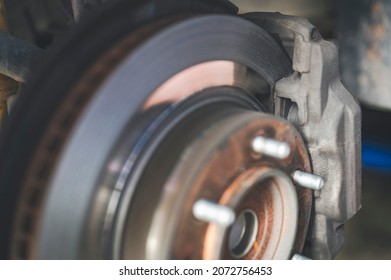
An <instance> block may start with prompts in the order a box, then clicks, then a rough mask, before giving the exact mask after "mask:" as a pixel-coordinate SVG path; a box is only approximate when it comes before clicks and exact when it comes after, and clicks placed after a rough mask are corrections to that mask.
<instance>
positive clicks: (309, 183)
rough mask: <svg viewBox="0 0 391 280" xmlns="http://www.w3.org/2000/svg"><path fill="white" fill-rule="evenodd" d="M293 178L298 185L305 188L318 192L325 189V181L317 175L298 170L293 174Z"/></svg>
mask: <svg viewBox="0 0 391 280" xmlns="http://www.w3.org/2000/svg"><path fill="white" fill-rule="evenodd" d="M292 178H293V181H294V182H295V183H296V184H298V185H300V186H302V187H304V188H308V189H312V190H317V191H318V190H321V189H322V188H323V187H324V180H323V179H322V177H320V176H318V175H315V174H311V173H307V172H303V171H300V170H297V171H295V172H293V174H292Z"/></svg>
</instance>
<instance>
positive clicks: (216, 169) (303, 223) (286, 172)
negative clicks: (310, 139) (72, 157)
mask: <svg viewBox="0 0 391 280" xmlns="http://www.w3.org/2000/svg"><path fill="white" fill-rule="evenodd" d="M204 117H205V116H204ZM188 129H189V127H187V126H184V127H182V128H180V129H178V130H177V131H175V132H173V133H174V134H175V135H185V134H188V133H189V132H188ZM190 129H191V130H193V131H194V130H197V129H200V128H197V127H191V128H190ZM196 133H197V135H199V136H198V137H197V138H195V139H194V140H193V141H190V143H189V142H187V143H186V144H185V145H184V146H183V148H181V149H177V150H176V149H175V148H174V147H172V145H175V146H178V145H179V146H180V144H178V142H179V141H180V140H179V139H178V138H176V139H177V141H176V142H175V143H174V142H171V141H167V142H166V143H163V144H162V146H161V147H160V149H159V151H161V152H160V154H159V156H158V157H155V158H152V159H151V163H150V164H151V167H150V168H148V167H147V168H146V170H147V172H148V173H146V174H145V175H144V176H143V177H142V179H141V181H140V183H139V184H140V185H139V187H140V186H141V187H142V188H143V190H142V191H140V192H137V193H136V194H135V196H134V198H133V199H134V201H143V202H144V203H137V202H136V204H135V205H133V207H132V208H131V212H130V214H129V216H128V219H127V224H128V225H129V226H128V227H127V230H126V232H125V235H124V236H125V247H124V248H123V251H122V252H123V254H125V255H124V256H125V257H126V258H137V257H139V255H137V254H138V253H135V252H140V250H139V249H138V248H139V246H140V244H145V248H146V251H145V256H143V257H146V258H151V259H162V258H175V259H220V258H224V259H287V258H289V257H290V254H291V252H292V250H297V251H299V250H301V249H302V247H303V242H304V239H305V234H306V228H307V225H308V219H309V212H310V207H311V192H310V191H308V190H306V189H303V188H295V187H294V185H293V183H292V181H291V179H290V174H292V173H293V172H294V171H296V170H304V171H310V163H309V158H308V155H307V153H306V149H305V146H304V145H303V142H302V140H301V137H300V135H299V134H298V133H297V131H296V130H295V129H294V128H293V127H292V126H291V125H290V124H288V123H287V122H285V121H283V120H281V119H279V118H276V117H274V116H271V115H267V114H263V113H256V112H247V111H245V110H236V111H230V112H227V114H226V115H224V116H223V117H222V116H220V117H219V119H218V120H216V119H215V121H214V123H213V124H212V125H211V124H205V125H204V126H203V127H202V128H201V129H200V131H198V132H196ZM259 136H262V137H264V138H265V139H269V140H275V141H278V142H280V143H286V144H288V145H289V148H290V153H289V155H287V156H286V157H284V159H278V158H277V159H276V158H275V157H272V156H267V155H263V154H259V153H257V152H254V150H253V148H252V144H251V143H252V141H253V139H255V138H256V137H259ZM173 137H175V136H173ZM169 138H170V137H169ZM165 153H167V154H165ZM168 153H169V155H168ZM162 157H163V158H172V161H164V160H162ZM167 165H170V166H169V167H168V166H167ZM152 170H154V171H153V172H152V173H150V172H151V171H152ZM159 170H165V176H159V174H158V173H159ZM155 186H158V187H155ZM152 196H156V197H157V198H156V200H154V203H153V204H154V206H152V205H149V204H148V203H147V205H148V206H147V207H148V209H151V207H152V208H153V210H152V211H151V210H150V211H149V213H146V212H145V211H146V210H147V209H146V205H145V201H147V197H149V198H150V199H151V197H152ZM199 202H204V203H206V205H204V206H201V207H205V211H206V213H204V214H200V215H201V216H202V215H204V216H205V215H206V216H207V217H206V218H204V219H203V218H202V217H201V218H197V217H195V215H196V214H197V213H195V212H194V211H195V210H194V205H196V204H197V203H199ZM208 205H209V206H208ZM222 206H224V207H222ZM154 207H156V208H154ZM208 207H209V208H208ZM216 208H217V210H216ZM219 208H221V209H220V210H221V211H223V213H222V214H221V215H219V213H218V211H219ZM214 209H215V210H216V211H217V212H216V213H214V214H213V212H214ZM228 209H232V210H233V212H234V213H235V214H236V215H235V216H236V220H235V221H234V222H233V224H230V225H226V226H224V225H222V224H224V219H225V216H224V210H226V211H228ZM201 211H203V210H201ZM208 212H209V213H208ZM132 213H134V214H132ZM140 213H145V215H140ZM210 213H212V214H211V215H209V214H210ZM140 217H142V219H143V220H144V221H145V220H148V221H150V224H151V226H150V228H148V229H147V230H145V231H142V230H141V229H140V227H135V226H134V225H135V224H137V223H138V221H139V220H140ZM208 219H209V220H208ZM298 229H299V230H298ZM140 231H142V233H141V232H140ZM127 236H129V239H128V241H126V237H127ZM136 236H139V237H140V239H138V240H135V237H136ZM143 247H144V246H143Z"/></svg>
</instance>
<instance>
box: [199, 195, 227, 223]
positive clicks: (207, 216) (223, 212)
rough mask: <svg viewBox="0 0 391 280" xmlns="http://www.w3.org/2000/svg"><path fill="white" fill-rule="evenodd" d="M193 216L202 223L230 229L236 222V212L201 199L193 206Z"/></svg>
mask: <svg viewBox="0 0 391 280" xmlns="http://www.w3.org/2000/svg"><path fill="white" fill-rule="evenodd" d="M193 215H194V216H195V217H196V218H197V219H198V220H200V221H203V222H208V223H214V224H218V225H219V226H222V227H228V226H230V225H231V224H232V223H233V222H234V221H235V212H234V211H233V210H232V209H231V208H229V207H227V206H223V205H219V204H216V203H214V202H210V201H208V200H206V199H200V200H198V201H196V203H194V205H193Z"/></svg>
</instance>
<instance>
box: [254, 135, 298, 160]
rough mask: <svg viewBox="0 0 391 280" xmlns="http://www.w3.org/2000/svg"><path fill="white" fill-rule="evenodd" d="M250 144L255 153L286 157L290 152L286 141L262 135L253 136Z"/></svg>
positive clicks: (279, 157) (280, 157)
mask: <svg viewBox="0 0 391 280" xmlns="http://www.w3.org/2000/svg"><path fill="white" fill-rule="evenodd" d="M251 146H252V149H253V151H254V152H256V153H257V154H264V155H267V156H270V157H274V158H278V159H285V158H287V157H288V156H289V154H290V152H291V149H290V147H289V145H288V144H287V143H285V142H281V141H277V140H274V139H268V138H265V137H262V136H257V137H255V138H254V139H253V141H252V143H251Z"/></svg>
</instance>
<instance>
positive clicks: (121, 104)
mask: <svg viewBox="0 0 391 280" xmlns="http://www.w3.org/2000/svg"><path fill="white" fill-rule="evenodd" d="M122 2H123V3H122ZM122 2H120V1H119V2H117V3H114V4H110V5H112V6H110V7H111V9H107V11H108V12H102V14H100V15H99V16H100V17H98V16H97V17H96V18H95V19H91V20H90V22H87V23H85V25H84V26H83V25H82V26H81V27H80V28H79V30H77V31H76V32H75V34H76V35H73V37H70V39H69V43H68V46H69V44H70V43H75V42H76V41H75V40H76V39H78V40H81V41H80V42H78V45H80V46H83V47H80V49H78V48H77V46H76V47H75V46H73V50H74V51H75V52H76V53H77V54H78V55H79V56H81V57H82V56H83V55H86V56H87V57H89V59H90V61H89V63H85V64H83V65H79V66H78V63H77V61H74V64H75V65H73V64H72V65H70V64H69V61H66V60H62V64H60V65H57V68H53V62H50V63H48V64H47V66H46V67H44V68H43V70H42V72H41V73H40V76H39V77H41V78H40V79H36V80H35V81H33V82H32V84H31V85H30V89H29V90H28V91H26V93H25V95H24V96H21V98H20V101H19V104H20V105H17V106H16V108H15V110H14V113H13V115H12V116H11V118H10V123H9V125H8V127H6V129H5V131H4V132H3V139H2V143H1V144H2V145H1V149H3V150H4V149H5V146H6V145H7V152H4V153H3V154H2V158H1V159H0V160H1V163H2V164H1V169H0V180H1V182H0V187H1V188H0V190H1V191H2V193H1V194H2V196H0V198H1V199H2V200H3V201H2V202H4V203H2V204H1V205H2V206H1V207H3V210H5V211H1V212H2V214H1V216H0V218H1V219H0V223H1V227H2V228H3V229H4V228H9V230H8V231H3V232H1V234H2V236H1V237H2V238H0V241H1V242H2V243H1V245H2V247H1V248H2V249H1V254H2V256H8V255H10V254H11V255H12V256H13V257H16V258H44V259H51V258H54V259H64V258H65V259H75V258H215V257H224V258H230V257H234V258H263V257H266V258H286V257H289V256H288V255H289V253H290V251H291V250H292V248H294V249H295V250H296V251H301V249H302V247H303V244H304V239H305V235H306V231H307V227H308V220H309V212H310V205H311V192H310V191H308V190H303V189H300V190H299V189H298V190H297V197H298V198H297V197H296V191H295V189H294V187H293V185H292V183H291V181H290V179H289V175H290V172H292V171H294V170H295V169H302V170H306V171H310V163H309V159H308V155H307V154H306V152H305V147H304V145H303V143H302V140H301V138H300V136H299V135H298V133H297V132H295V130H294V128H293V127H291V126H289V125H288V124H287V123H285V122H283V121H281V120H278V119H275V118H274V117H271V116H267V115H264V114H262V113H254V112H260V111H264V110H268V108H271V107H272V106H271V105H272V99H271V98H270V96H271V95H270V90H271V89H272V88H273V86H274V84H275V82H276V81H277V80H279V79H280V78H282V77H284V76H287V75H289V74H290V73H291V72H292V70H291V66H290V61H289V58H288V56H287V55H286V54H285V52H284V50H283V49H282V48H281V46H280V45H279V44H278V43H277V42H276V41H275V40H274V39H273V38H272V37H271V36H270V35H269V34H267V33H266V32H265V31H263V30H262V29H260V28H259V27H258V26H256V25H254V24H252V23H250V22H248V21H246V20H243V19H240V18H238V17H234V16H227V15H203V16H202V15H197V16H195V15H191V13H201V12H202V13H204V12H205V10H214V11H218V10H222V11H224V9H225V7H219V6H211V5H206V4H205V3H203V4H202V5H200V7H197V5H195V4H194V3H195V2H194V1H172V2H173V4H172V7H176V8H172V12H167V7H170V5H168V4H167V5H168V6H165V9H161V10H159V9H155V10H154V13H156V14H154V15H153V16H151V15H150V14H148V13H146V14H147V15H148V16H146V18H148V19H149V20H148V21H147V20H144V21H141V22H142V24H134V23H133V29H132V28H128V29H125V30H124V31H121V32H122V33H121V34H122V35H117V37H116V38H117V40H114V41H113V42H112V43H111V45H110V44H108V43H107V42H106V41H104V45H105V46H106V50H104V51H102V49H101V48H98V49H96V53H95V54H94V55H91V54H89V52H93V50H94V48H92V49H88V48H86V47H85V46H84V45H83V43H85V44H87V43H86V39H84V40H83V39H82V38H83V36H86V34H87V33H86V31H88V30H89V29H90V28H92V26H94V24H95V22H94V21H96V20H101V19H103V18H108V19H107V22H106V24H107V25H108V26H105V27H104V29H102V30H101V31H102V33H99V34H95V35H94V36H96V38H95V39H94V40H93V41H94V42H99V41H100V40H102V39H103V38H105V36H106V37H107V36H108V35H107V34H106V35H105V32H106V33H107V32H113V30H116V29H115V28H108V27H109V26H112V25H113V23H111V21H110V20H113V17H118V18H121V17H123V19H121V20H119V19H118V20H117V22H116V24H117V25H118V26H122V25H123V24H124V22H126V20H128V21H129V14H128V13H127V12H126V11H129V9H126V7H127V6H129V4H128V3H125V2H127V1H122ZM139 2H143V1H139ZM156 2H159V1H156ZM178 2H181V4H180V5H179V4H178ZM185 2H186V3H187V2H188V4H185ZM201 2H202V1H200V3H201ZM152 4H155V5H157V6H159V4H157V3H155V1H150V2H148V3H146V4H144V3H143V4H141V3H138V4H136V2H135V4H134V7H132V9H130V10H131V11H132V13H133V15H134V16H135V18H136V19H135V20H134V21H137V20H139V17H137V16H136V15H137V13H139V14H138V15H140V13H145V11H148V9H145V8H146V7H150V6H149V5H152ZM176 4H178V5H176ZM205 5H206V6H207V7H205ZM124 6H125V7H124ZM178 7H179V8H178ZM114 11H115V12H116V13H115V12H114ZM108 14H109V15H111V18H110V17H109V16H108ZM125 18H126V19H125ZM130 18H131V17H130ZM113 22H115V20H113ZM102 34H103V35H102ZM110 36H111V35H110ZM110 36H108V37H110ZM64 50H66V48H65V47H64V48H63V51H64ZM62 55H63V53H61V52H59V53H57V56H55V55H53V57H52V60H53V61H56V62H58V61H61V60H59V57H61V56H62ZM65 57H67V56H65ZM83 59H84V58H81V63H83ZM84 62H85V61H84ZM64 69H68V71H69V70H70V71H71V72H70V76H72V75H73V76H72V77H73V79H65V80H63V79H62V75H63V71H64ZM72 69H74V71H76V73H77V74H78V75H75V74H73V73H72ZM44 78H47V80H48V81H50V82H43V81H44ZM64 81H66V82H67V83H66V86H63V87H62V88H61V89H60V90H59V96H60V97H61V98H59V97H56V98H54V97H53V96H52V95H53V92H56V90H57V89H58V84H59V83H61V82H64ZM33 92H39V94H40V95H39V96H38V97H39V98H38V101H39V100H40V101H41V102H38V101H36V102H34V103H31V104H30V105H31V108H29V109H26V107H27V103H28V100H31V97H30V96H29V95H28V94H30V95H31V94H32V93H33ZM47 98H49V100H52V101H53V103H52V104H51V105H49V106H47V105H44V104H45V103H44V102H42V101H44V100H45V99H47ZM260 101H262V102H260ZM18 106H19V107H18ZM26 111H27V112H26ZM22 116H23V117H22ZM13 123H14V124H13ZM15 123H18V125H15ZM229 123H235V124H236V125H235V126H234V127H233V128H230V125H229ZM35 125H36V127H35ZM219 125H221V127H225V130H224V129H222V128H219V127H216V126H219ZM254 133H255V134H256V133H260V134H262V135H266V136H270V137H272V138H276V139H280V138H281V139H280V140H284V141H287V143H289V145H290V147H291V149H292V153H291V155H290V156H289V157H288V158H287V159H285V160H283V161H274V160H270V159H267V158H266V160H265V158H263V157H262V160H260V159H259V158H257V157H254V155H251V152H250V151H248V150H246V149H248V141H249V137H253V136H254V135H255V134H254ZM206 135H215V137H212V138H210V140H205V139H207V137H206ZM205 137H206V138H205ZM229 138H232V141H231V140H230V141H228V139H229ZM24 139H27V140H28V141H27V142H26V143H23V141H24ZM208 139H209V138H208ZM212 140H213V141H212ZM208 143H210V144H208ZM212 143H213V144H212ZM198 146H199V147H202V148H195V147H198ZM186 151H191V154H192V155H191V156H189V157H190V158H191V159H192V160H193V159H194V161H195V162H197V164H194V166H193V164H192V161H191V162H186V160H185V159H184V157H185V156H184V155H185V154H186ZM238 151H240V152H242V153H243V154H242V155H239V154H237V153H238ZM230 153H235V155H236V156H237V158H236V161H233V162H232V164H233V165H232V166H230V167H229V168H231V169H229V168H228V167H227V168H228V169H226V168H225V165H221V164H219V163H221V162H222V161H224V160H225V157H227V156H228V155H229V154H230ZM193 154H194V155H193ZM22 159H23V160H22ZM10 170H12V172H10ZM14 170H15V172H14ZM213 170H217V171H218V172H220V173H219V174H220V175H221V176H222V177H221V178H225V181H224V182H218V180H217V181H216V182H215V185H214V186H211V187H210V188H209V187H207V185H206V183H207V181H205V180H206V179H208V178H209V179H211V178H214V176H213ZM16 171H17V172H16ZM225 172H227V173H226V174H224V173H225ZM186 174H187V176H185V175H186ZM179 179H180V181H179V182H177V183H176V184H174V185H172V184H171V183H169V182H172V181H177V180H179ZM196 179H197V180H196ZM202 180H204V181H202ZM245 182H252V184H250V185H249V186H247V184H248V183H245ZM171 185H172V186H174V189H175V188H178V187H180V186H181V185H183V188H180V189H178V190H176V191H174V192H173V193H170V190H171V189H172V188H171V187H170V186H171ZM11 186H12V190H11ZM276 190H281V192H282V193H284V194H283V195H278V192H277V191H276ZM167 192H168V193H169V194H170V195H171V197H170V199H171V200H170V199H168V198H167ZM204 192H206V194H208V195H206V196H205V195H204V194H205V193H204ZM227 192H228V193H227ZM230 192H234V193H237V194H236V196H234V197H232V195H230V194H229V193H230ZM253 192H254V193H255V194H256V195H259V197H260V199H259V204H258V203H257V202H256V201H255V202H254V201H253V202H251V201H249V200H251V199H250V198H251V197H252V194H253ZM182 193H183V195H182ZM190 194H191V195H190ZM239 194H240V195H239ZM172 195H174V196H172ZM189 195H190V196H189ZM4 197H7V199H8V201H6V199H5V198H4ZM198 197H200V198H202V197H203V198H210V199H214V200H216V201H219V202H220V203H222V204H227V205H230V206H231V207H233V208H235V209H236V211H237V214H238V221H237V223H236V224H240V223H243V219H244V220H246V219H247V220H250V223H252V225H253V226H252V228H257V229H256V230H255V229H254V230H253V231H251V232H253V234H250V236H253V237H252V238H250V241H248V242H247V241H246V240H244V239H243V238H242V237H241V236H242V235H241V234H239V235H238V237H235V236H234V237H231V235H230V233H229V232H226V231H224V232H220V230H216V229H214V227H213V225H209V226H208V225H207V224H205V223H202V224H197V225H196V227H195V228H193V226H194V223H197V222H196V221H195V220H194V217H193V216H191V214H190V212H189V211H190V210H189V209H190V208H189V207H191V205H192V204H193V203H194V201H195V199H196V198H198ZM264 198H265V199H264ZM282 198H284V199H288V201H290V202H289V203H288V204H285V202H284V203H282V202H281V201H282ZM167 199H168V200H167ZM172 200H174V201H177V203H174V204H173V205H172V207H174V208H167V209H168V210H167V209H165V211H162V209H161V207H163V206H162V205H167V203H168V204H170V203H169V201H172ZM264 200H266V201H269V202H270V203H271V205H273V207H266V208H265V207H264V205H267V203H266V204H265V203H264ZM251 203H253V204H251ZM254 203H255V204H254ZM279 203H280V204H279ZM281 203H282V204H281ZM295 203H296V204H295ZM251 205H252V206H251ZM278 205H280V206H278ZM295 205H296V206H295ZM140 207H141V208H140ZM178 207H179V208H178ZM287 207H288V208H290V210H291V211H292V213H291V215H287V213H288V212H289V211H288V212H287V209H286V208H287ZM139 208H140V209H139ZM163 208H164V207H163ZM262 209H269V210H267V211H269V212H268V213H274V214H273V215H275V216H273V217H275V219H279V220H280V222H276V223H273V224H274V226H266V225H265V223H270V222H271V220H270V219H268V218H267V216H268V215H266V214H262V213H266V212H262V211H266V210H262ZM167 211H168V212H167ZM170 211H180V213H178V215H174V217H172V219H171V218H170V219H169V221H168V224H166V225H165V224H164V223H163V224H162V222H163V221H166V219H167V217H166V216H165V215H167V213H170ZM4 213H15V214H14V215H8V216H6V215H5V214H4ZM249 213H250V214H249ZM251 213H255V214H254V215H253V214H251ZM242 216H243V217H244V218H243V217H242ZM157 217H161V218H157ZM240 217H242V218H240ZM248 217H250V218H248ZM251 217H252V218H251ZM251 219H252V220H251ZM286 220H290V222H288V221H286ZM251 221H252V222H251ZM188 223H190V225H189V224H188ZM255 224H257V225H258V226H257V227H255V226H254V225H255ZM287 225H291V226H290V228H289V229H287V228H286V226H287ZM296 227H298V231H296ZM242 230H245V229H244V227H243V228H242V229H241V228H240V230H239V232H241V231H242ZM265 230H266V232H268V234H262V232H263V231H265ZM247 231H248V229H247ZM251 232H250V233H251ZM270 232H271V233H272V235H271V234H270ZM157 233H158V234H157ZM285 233H286V234H285ZM160 234H161V235H160ZM245 235H246V236H247V235H248V234H245ZM280 235H284V237H283V238H280V237H277V238H275V236H280ZM230 238H231V239H232V240H234V241H232V242H231V245H229V243H230V242H228V239H230ZM247 239H248V238H247ZM174 240H175V242H174ZM211 240H212V241H213V240H219V241H218V242H217V243H219V244H220V245H219V244H217V243H216V244H217V245H216V244H215V241H213V242H212V241H211ZM243 240H244V241H246V242H244V241H243ZM254 240H256V242H258V243H259V244H261V245H262V246H261V249H256V246H255V245H254V244H256V242H255V241H254ZM262 240H263V241H262ZM264 240H266V241H264ZM160 241H161V242H163V243H162V244H164V245H162V246H163V247H164V250H157V249H156V244H159V242H160ZM156 242H157V243H156ZM243 242H244V243H248V244H245V245H246V246H239V247H237V245H238V244H240V243H243ZM280 242H281V244H285V245H283V246H279V245H278V244H279V243H280ZM258 243H257V244H258ZM210 244H212V245H210ZM213 244H214V245H213ZM224 244H226V245H224ZM232 244H233V245H232ZM270 244H271V247H270V246H267V245H270ZM273 244H274V245H273ZM198 245H200V247H197V246H198ZM211 246H212V247H213V248H212V247H211ZM216 246H217V247H216ZM227 246H228V247H227ZM242 247H243V248H244V249H240V248H242ZM266 247H267V248H271V249H270V250H271V251H272V252H271V253H270V252H269V251H270V250H269V249H265V248H266ZM196 248H204V249H202V250H201V251H200V250H198V249H196ZM238 248H239V249H240V250H239V249H238ZM281 248H283V249H281Z"/></svg>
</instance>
